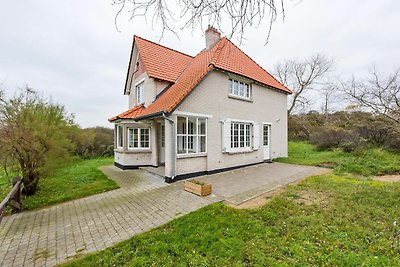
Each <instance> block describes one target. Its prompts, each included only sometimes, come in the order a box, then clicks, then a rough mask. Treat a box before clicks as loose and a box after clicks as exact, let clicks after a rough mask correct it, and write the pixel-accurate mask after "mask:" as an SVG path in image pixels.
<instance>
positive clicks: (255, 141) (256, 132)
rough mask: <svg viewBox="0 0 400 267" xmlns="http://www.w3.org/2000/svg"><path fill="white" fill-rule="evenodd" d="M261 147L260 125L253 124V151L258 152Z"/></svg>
mask: <svg viewBox="0 0 400 267" xmlns="http://www.w3.org/2000/svg"><path fill="white" fill-rule="evenodd" d="M259 146H260V125H259V124H258V123H253V149H254V150H258V148H259Z"/></svg>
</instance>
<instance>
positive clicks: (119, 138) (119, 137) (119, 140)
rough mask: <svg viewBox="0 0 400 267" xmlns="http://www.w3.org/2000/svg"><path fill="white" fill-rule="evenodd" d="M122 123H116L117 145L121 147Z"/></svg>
mask: <svg viewBox="0 0 400 267" xmlns="http://www.w3.org/2000/svg"><path fill="white" fill-rule="evenodd" d="M122 134H123V130H122V125H117V147H118V148H122Z"/></svg>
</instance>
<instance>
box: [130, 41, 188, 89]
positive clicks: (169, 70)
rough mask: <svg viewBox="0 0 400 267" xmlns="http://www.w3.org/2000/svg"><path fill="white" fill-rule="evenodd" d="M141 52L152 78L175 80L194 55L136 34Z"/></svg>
mask: <svg viewBox="0 0 400 267" xmlns="http://www.w3.org/2000/svg"><path fill="white" fill-rule="evenodd" d="M134 42H135V43H136V45H137V48H138V50H139V54H140V55H141V57H142V60H143V63H144V65H145V68H146V70H147V74H148V75H149V77H151V78H156V79H160V80H164V81H168V82H174V81H175V80H176V79H177V78H178V77H179V75H180V74H181V73H182V71H183V70H184V69H185V67H186V66H187V65H188V64H189V62H191V61H192V59H193V57H192V56H189V55H186V54H184V53H181V52H178V51H176V50H173V49H171V48H168V47H165V46H162V45H159V44H156V43H153V42H151V41H148V40H146V39H143V38H141V37H138V36H134Z"/></svg>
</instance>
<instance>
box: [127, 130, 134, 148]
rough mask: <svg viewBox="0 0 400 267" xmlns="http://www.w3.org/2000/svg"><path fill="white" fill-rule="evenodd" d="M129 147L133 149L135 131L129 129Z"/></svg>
mask: <svg viewBox="0 0 400 267" xmlns="http://www.w3.org/2000/svg"><path fill="white" fill-rule="evenodd" d="M128 147H129V148H133V129H128Z"/></svg>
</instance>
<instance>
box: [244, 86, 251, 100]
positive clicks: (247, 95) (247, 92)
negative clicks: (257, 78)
mask: <svg viewBox="0 0 400 267" xmlns="http://www.w3.org/2000/svg"><path fill="white" fill-rule="evenodd" d="M245 88H246V97H247V98H250V85H248V84H245Z"/></svg>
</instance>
